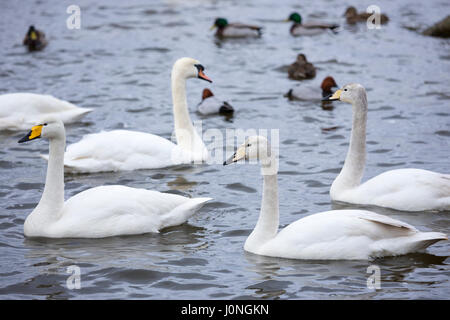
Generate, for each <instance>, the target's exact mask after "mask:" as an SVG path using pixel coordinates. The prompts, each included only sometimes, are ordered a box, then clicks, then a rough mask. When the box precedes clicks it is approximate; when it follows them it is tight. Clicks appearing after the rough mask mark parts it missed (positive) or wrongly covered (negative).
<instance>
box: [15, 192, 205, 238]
mask: <svg viewBox="0 0 450 320" xmlns="http://www.w3.org/2000/svg"><path fill="white" fill-rule="evenodd" d="M209 200H210V198H194V199H190V198H186V197H183V196H179V195H175V194H169V193H162V192H158V191H152V190H145V189H137V188H130V187H126V186H120V185H111V186H100V187H95V188H92V189H88V190H86V191H83V192H80V193H78V194H76V195H75V196H73V197H72V198H70V199H68V200H67V201H66V202H65V203H64V206H63V207H62V209H61V210H60V211H59V212H58V213H55V215H57V216H58V217H59V218H58V219H56V220H53V219H50V220H51V221H49V219H46V218H42V216H41V212H40V211H45V210H51V208H49V207H48V206H46V205H41V206H38V207H37V208H36V209H35V210H34V211H33V212H32V213H31V214H30V215H29V216H28V217H27V219H26V221H25V224H24V233H25V236H27V237H46V238H104V237H112V236H119V235H136V234H144V233H155V232H159V230H161V229H164V228H167V227H171V226H176V225H179V224H182V223H184V222H185V221H187V220H188V219H189V218H190V217H191V216H192V215H193V214H194V213H196V211H197V210H199V209H200V208H201V207H202V206H203V205H204V204H205V202H207V201H209Z"/></svg>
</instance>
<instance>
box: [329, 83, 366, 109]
mask: <svg viewBox="0 0 450 320" xmlns="http://www.w3.org/2000/svg"><path fill="white" fill-rule="evenodd" d="M362 99H364V100H366V101H367V98H366V89H364V87H363V86H362V85H360V84H359V83H349V84H346V85H345V86H343V87H342V88H341V89H339V90H337V91H336V92H335V93H333V94H332V95H329V96H328V97H326V98H324V99H323V101H335V100H340V101H343V102H347V103H351V104H355V103H356V102H358V101H361V100H362Z"/></svg>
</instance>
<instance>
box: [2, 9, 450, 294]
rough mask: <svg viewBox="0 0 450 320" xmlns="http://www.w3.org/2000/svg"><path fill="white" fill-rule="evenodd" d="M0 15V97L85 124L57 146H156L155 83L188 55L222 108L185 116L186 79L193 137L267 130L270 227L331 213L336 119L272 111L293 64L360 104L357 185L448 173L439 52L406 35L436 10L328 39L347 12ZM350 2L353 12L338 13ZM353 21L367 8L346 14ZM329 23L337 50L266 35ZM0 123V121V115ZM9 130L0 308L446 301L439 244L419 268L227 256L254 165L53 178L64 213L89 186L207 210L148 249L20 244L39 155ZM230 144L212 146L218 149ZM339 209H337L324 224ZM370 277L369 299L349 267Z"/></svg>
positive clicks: (162, 88)
mask: <svg viewBox="0 0 450 320" xmlns="http://www.w3.org/2000/svg"><path fill="white" fill-rule="evenodd" d="M74 3H76V4H78V5H79V6H80V7H81V19H82V22H81V30H68V29H67V28H66V19H67V17H68V14H66V8H67V7H68V6H69V5H70V4H74ZM96 3H97V4H92V2H91V1H87V0H77V1H75V2H74V1H56V0H52V1H3V2H2V10H1V12H0V30H2V32H0V57H1V59H0V81H1V82H0V83H1V85H0V93H9V92H21V91H27V92H36V93H48V94H53V95H55V96H56V97H58V98H61V99H65V100H69V101H71V102H73V103H76V104H77V105H79V106H82V107H90V108H93V109H94V112H92V113H90V114H89V115H88V116H87V117H85V118H84V119H83V120H82V121H81V122H79V123H76V124H72V125H69V126H67V128H66V129H67V139H68V143H72V142H75V141H78V140H79V139H80V138H81V137H82V136H83V135H84V134H87V133H93V132H98V131H100V130H104V129H116V128H126V129H130V130H139V131H146V132H151V133H155V134H159V135H161V136H164V137H166V138H169V137H170V136H171V132H172V128H173V124H172V122H173V117H172V107H171V106H172V104H171V93H170V69H171V66H172V64H173V62H174V61H175V60H176V59H177V58H179V57H182V56H191V57H195V58H197V59H198V60H200V61H201V63H202V64H203V65H204V66H205V67H206V73H207V74H208V75H209V76H210V77H211V78H212V79H213V80H214V83H213V84H212V85H211V86H210V87H211V88H212V89H213V91H214V92H215V93H216V94H217V95H218V96H221V97H223V98H224V99H226V100H228V101H229V102H230V103H231V104H232V105H233V106H234V108H235V109H236V112H235V115H234V117H232V118H231V119H230V118H229V119H226V118H224V117H221V116H208V117H202V116H201V115H198V114H196V113H195V106H196V104H197V103H198V102H199V100H200V97H201V91H202V89H203V88H204V86H205V85H207V84H206V82H203V81H199V80H195V79H193V80H189V82H188V103H189V105H190V109H191V115H192V119H193V120H194V121H198V120H202V129H203V131H205V130H208V129H212V128H219V129H220V130H223V132H225V129H227V128H229V129H232V128H242V129H249V128H255V129H258V128H265V129H271V128H276V129H277V128H279V129H280V154H281V159H280V174H279V185H280V207H281V208H280V212H281V217H280V224H281V226H285V225H287V224H289V223H291V222H292V221H295V220H296V219H299V218H302V217H305V216H307V215H309V214H312V213H316V212H320V211H325V210H329V209H330V208H333V207H334V208H338V207H337V206H333V205H332V204H331V203H330V198H329V194H328V191H329V186H330V185H331V182H332V181H333V179H334V178H335V176H336V175H337V174H338V173H339V170H340V168H341V166H342V164H343V160H344V158H345V154H346V151H347V147H348V140H349V134H350V129H351V108H350V107H349V105H346V104H342V103H341V104H336V105H335V106H334V108H332V109H331V110H324V109H322V108H321V105H320V104H319V103H317V104H314V103H309V102H290V101H288V100H286V98H284V97H283V94H284V93H286V92H287V91H288V89H290V88H291V87H292V86H293V85H296V84H297V82H295V81H291V80H289V79H288V78H287V75H286V73H285V72H284V71H283V66H285V65H287V64H290V63H292V62H293V61H294V60H295V57H296V55H297V54H298V53H300V52H302V53H304V54H306V56H307V57H308V59H309V60H310V61H311V62H313V63H314V64H315V65H316V67H317V68H318V72H317V76H316V79H315V80H312V81H314V82H315V83H317V82H320V80H321V79H322V78H323V77H325V76H327V75H332V76H334V78H335V79H336V81H337V83H338V84H339V85H343V84H345V83H348V82H359V83H361V84H363V85H364V86H365V87H366V89H367V93H368V100H369V115H368V136H367V142H368V162H367V167H366V173H365V177H366V178H367V177H372V176H374V175H376V174H379V173H381V172H383V171H385V170H390V169H396V168H404V167H415V168H423V169H428V170H433V171H438V172H445V173H449V172H450V162H449V147H450V140H449V139H450V109H449V101H450V88H449V86H448V84H449V82H450V81H449V80H450V76H449V74H450V73H449V72H450V54H449V52H450V50H449V49H450V41H449V40H444V39H435V38H429V37H424V36H421V35H420V34H419V33H418V32H417V31H415V30H421V29H423V28H424V27H425V26H427V25H430V24H432V23H434V22H436V21H438V20H440V19H442V18H443V17H444V16H445V15H446V14H448V9H449V5H448V1H443V0H434V1H429V2H427V4H426V6H425V5H424V4H423V2H422V1H418V0H413V1H395V2H394V1H387V0H383V1H381V0H379V1H377V4H378V5H379V6H380V7H381V9H382V11H384V12H386V13H387V14H388V15H389V17H390V18H391V22H390V23H389V24H388V25H387V26H383V28H382V29H380V30H368V29H367V28H366V26H365V24H362V25H358V26H356V27H348V26H346V25H345V21H344V18H343V17H342V14H343V12H344V10H345V8H346V6H347V5H350V4H352V3H351V1H338V0H330V1H325V0H320V1H294V0H292V1H291V0H284V1H269V0H262V1H241V0H234V1H206V0H203V1H201V0H196V1H195V0H193V1H181V0H180V1H162V0H160V1H106V0H104V1H96ZM355 3H356V1H355ZM357 3H359V4H358V8H359V10H364V8H366V7H367V6H368V5H370V4H373V1H358V2H357ZM294 10H298V11H301V12H302V13H303V16H304V20H314V19H315V20H324V21H330V22H338V23H340V24H341V25H342V28H341V30H340V32H339V33H338V34H323V35H320V36H316V37H310V38H292V37H291V36H290V35H289V33H288V30H289V25H288V24H285V23H282V22H281V20H282V19H284V18H286V16H287V15H288V14H289V13H290V12H292V11H294ZM219 15H220V16H224V17H227V18H228V19H229V20H230V21H241V22H249V23H255V24H261V25H263V26H264V35H263V37H262V38H261V39H254V40H235V41H223V42H220V41H218V40H217V39H215V38H214V36H213V33H212V32H211V31H209V27H210V26H211V24H212V23H213V20H214V18H215V17H217V16H219ZM30 24H35V25H36V27H38V28H42V29H43V30H44V31H45V32H46V34H47V37H48V39H49V45H48V46H47V48H45V50H44V51H42V52H37V53H33V54H29V53H27V52H26V51H25V49H24V47H23V46H22V45H21V40H22V38H23V35H24V33H25V31H26V30H27V28H28V26H29V25H30ZM0 107H1V106H0ZM23 134H24V132H6V131H5V132H1V133H0V177H1V179H0V199H1V201H0V253H1V258H0V297H2V298H8V299H15V298H42V299H66V298H75V299H79V298H88V299H100V298H133V299H138V298H148V299H189V298H194V299H218V298H224V299H238V298H250V299H253V298H268V299H276V298H282V299H304V298H312V299H336V298H343V299H370V298H375V299H393V298H394V299H396V298H400V299H411V298H414V299H421V298H437V299H449V298H450V285H449V275H450V267H449V262H450V260H449V258H448V254H449V248H450V245H449V243H448V241H447V242H440V243H437V244H436V245H434V246H432V247H430V248H429V249H428V250H427V252H426V253H422V254H412V255H407V256H402V257H395V258H386V259H379V260H376V261H372V262H367V261H352V262H347V261H334V262H323V261H294V260H285V259H274V258H266V257H259V256H255V255H252V254H248V253H245V252H244V250H243V244H244V241H245V239H246V237H247V236H248V235H249V233H250V232H251V230H252V229H253V227H254V225H255V223H256V220H257V217H258V213H259V207H260V198H261V188H262V179H261V177H260V171H259V167H257V166H255V165H247V166H244V165H234V166H228V167H222V166H221V165H220V164H213V165H198V166H182V167H176V168H170V169H161V170H142V171H135V172H123V173H109V174H91V175H66V179H65V180H66V197H70V196H73V195H75V194H77V193H78V192H80V191H83V190H85V189H87V188H90V187H94V186H99V185H103V184H124V185H128V186H132V187H142V188H148V189H155V190H159V191H170V192H175V193H178V194H182V195H186V196H192V197H197V196H201V197H212V198H214V200H213V201H212V202H210V203H208V204H207V205H206V206H205V207H204V208H203V209H202V210H201V211H200V212H198V214H197V215H196V216H194V217H193V218H191V219H190V220H189V223H187V224H184V225H182V226H179V227H174V228H170V229H166V230H163V232H161V233H159V234H146V235H141V236H129V237H115V238H107V239H100V240H89V239H81V240H79V239H62V240H48V239H34V240H32V239H26V238H24V236H23V223H24V220H25V218H26V216H27V214H29V213H30V212H31V210H32V209H33V208H34V207H35V206H36V204H37V202H38V201H39V199H40V196H41V192H42V189H43V186H44V185H43V182H44V178H45V172H46V162H45V161H44V160H42V159H41V158H39V154H40V153H46V152H47V148H48V143H47V142H45V141H36V142H35V143H30V144H26V145H18V144H17V140H18V139H19V138H20V137H21V136H22V135H23ZM231 147H232V146H230V149H231ZM341 207H343V206H339V208H341ZM374 210H376V211H377V212H380V213H383V214H386V215H389V216H392V217H394V218H398V219H401V220H403V221H406V222H408V223H410V224H412V225H414V226H416V227H417V228H419V229H420V230H423V231H429V230H434V231H441V232H445V233H447V234H448V233H449V232H450V218H449V214H450V213H449V212H442V213H404V212H394V211H389V210H381V209H374ZM371 264H376V265H378V266H379V267H380V268H381V280H382V283H381V286H382V288H381V289H380V290H377V291H374V290H371V289H368V288H367V286H366V281H367V277H368V276H369V275H370V274H368V273H367V267H368V266H369V265H371ZM70 265H78V266H79V267H80V268H81V285H82V288H81V289H79V290H69V289H67V286H66V279H67V277H68V276H69V275H68V274H67V273H66V270H67V267H68V266H70Z"/></svg>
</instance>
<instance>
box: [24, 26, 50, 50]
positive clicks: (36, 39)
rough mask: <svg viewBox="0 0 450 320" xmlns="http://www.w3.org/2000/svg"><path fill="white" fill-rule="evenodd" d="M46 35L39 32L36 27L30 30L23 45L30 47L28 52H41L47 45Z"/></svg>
mask: <svg viewBox="0 0 450 320" xmlns="http://www.w3.org/2000/svg"><path fill="white" fill-rule="evenodd" d="M47 43H48V42H47V39H45V33H44V32H42V31H40V30H37V29H36V28H35V27H34V26H30V27H29V28H28V31H27V34H26V35H25V38H24V39H23V45H24V46H27V47H28V51H39V50H42V49H44V47H45V46H46V45H47Z"/></svg>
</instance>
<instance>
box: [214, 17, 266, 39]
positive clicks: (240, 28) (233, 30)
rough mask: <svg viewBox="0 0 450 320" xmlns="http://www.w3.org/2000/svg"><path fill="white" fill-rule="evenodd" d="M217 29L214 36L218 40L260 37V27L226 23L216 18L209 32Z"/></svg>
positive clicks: (224, 20) (225, 20)
mask: <svg viewBox="0 0 450 320" xmlns="http://www.w3.org/2000/svg"><path fill="white" fill-rule="evenodd" d="M215 28H217V31H216V36H217V37H219V38H245V37H260V36H261V29H262V28H261V27H258V26H254V25H248V24H242V23H228V20H227V19H225V18H217V19H216V20H215V21H214V24H213V25H212V27H211V30H214V29H215Z"/></svg>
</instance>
